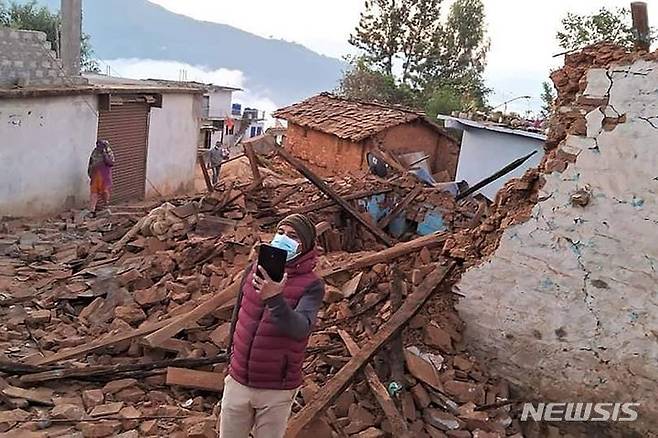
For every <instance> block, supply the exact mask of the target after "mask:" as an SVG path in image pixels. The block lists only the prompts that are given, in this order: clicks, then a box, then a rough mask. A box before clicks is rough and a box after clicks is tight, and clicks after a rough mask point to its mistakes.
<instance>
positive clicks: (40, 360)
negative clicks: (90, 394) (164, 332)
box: [28, 318, 178, 365]
mask: <svg viewBox="0 0 658 438" xmlns="http://www.w3.org/2000/svg"><path fill="white" fill-rule="evenodd" d="M177 320H178V319H177V318H171V319H166V320H164V321H160V322H156V323H154V324H148V325H146V326H144V327H142V328H138V329H136V330H132V331H129V332H125V333H118V334H116V335H113V336H108V337H105V338H103V339H100V340H98V341H93V342H90V343H88V344H83V345H80V346H79V347H75V348H68V349H66V350H62V351H59V352H57V353H55V354H51V355H49V356H46V357H36V358H35V359H34V360H30V361H28V363H30V364H31V365H49V364H51V363H55V362H59V361H62V360H66V359H72V358H74V357H80V356H84V355H86V354H89V353H93V352H94V351H98V350H101V349H103V348H106V347H110V346H112V345H114V344H118V343H120V342H123V341H128V340H130V339H134V338H137V337H140V336H144V335H147V334H149V333H152V332H154V331H156V330H158V329H160V328H162V327H165V326H167V325H169V324H171V323H172V321H174V322H175V321H177Z"/></svg>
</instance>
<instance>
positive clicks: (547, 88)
mask: <svg viewBox="0 0 658 438" xmlns="http://www.w3.org/2000/svg"><path fill="white" fill-rule="evenodd" d="M541 85H542V93H541V101H542V107H541V116H542V117H543V118H547V117H548V116H550V115H551V112H552V111H553V105H554V104H555V99H556V97H557V96H556V93H555V89H554V88H553V86H552V85H551V84H550V83H549V82H543V83H542V84H541Z"/></svg>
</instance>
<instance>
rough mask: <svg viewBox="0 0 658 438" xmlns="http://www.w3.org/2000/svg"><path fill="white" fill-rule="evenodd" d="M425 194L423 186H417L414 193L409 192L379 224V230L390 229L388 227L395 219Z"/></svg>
mask: <svg viewBox="0 0 658 438" xmlns="http://www.w3.org/2000/svg"><path fill="white" fill-rule="evenodd" d="M422 192H423V186H421V185H417V186H416V187H414V188H413V190H412V191H410V192H409V194H408V195H407V196H406V197H405V198H404V199H403V200H402V201H400V202H398V204H397V205H396V206H395V207H393V209H392V210H391V211H390V212H388V214H387V215H386V216H384V217H383V218H382V219H381V220H380V221H379V222H378V223H377V225H378V226H379V228H381V229H384V228H386V227H388V225H389V224H390V223H391V221H392V220H393V219H395V218H396V217H397V216H398V215H399V214H400V213H402V212H403V211H404V209H405V208H407V207H408V206H409V204H411V203H412V202H413V200H414V199H416V197H417V196H418V195H420V194H421V193H422Z"/></svg>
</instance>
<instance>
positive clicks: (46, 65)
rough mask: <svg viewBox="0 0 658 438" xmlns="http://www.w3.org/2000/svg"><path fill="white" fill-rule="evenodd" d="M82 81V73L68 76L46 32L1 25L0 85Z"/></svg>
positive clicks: (63, 83) (71, 83) (12, 85)
mask: <svg viewBox="0 0 658 438" xmlns="http://www.w3.org/2000/svg"><path fill="white" fill-rule="evenodd" d="M85 83H86V81H85V80H84V79H83V78H81V77H67V75H66V74H65V73H64V71H63V70H62V66H61V63H60V61H59V60H58V59H57V58H56V56H55V52H54V51H52V47H51V43H50V42H48V41H46V34H45V33H43V32H33V31H27V30H16V29H9V28H6V27H0V87H3V88H14V87H22V88H23V87H37V86H42V87H43V86H50V87H52V86H70V85H77V84H85Z"/></svg>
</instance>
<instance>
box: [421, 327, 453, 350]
mask: <svg viewBox="0 0 658 438" xmlns="http://www.w3.org/2000/svg"><path fill="white" fill-rule="evenodd" d="M424 340H425V343H426V344H427V345H429V346H432V347H436V348H439V349H440V350H441V351H443V352H445V353H452V352H453V351H454V349H453V346H452V339H451V338H450V334H449V333H448V332H447V331H445V330H443V329H442V328H441V327H439V326H438V325H436V323H434V322H432V323H430V324H428V325H426V326H425V338H424Z"/></svg>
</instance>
